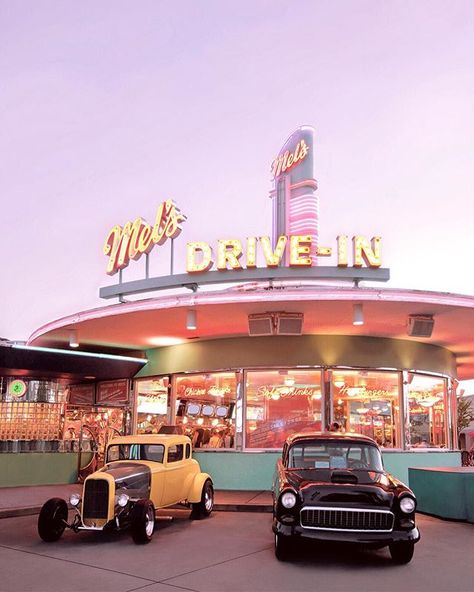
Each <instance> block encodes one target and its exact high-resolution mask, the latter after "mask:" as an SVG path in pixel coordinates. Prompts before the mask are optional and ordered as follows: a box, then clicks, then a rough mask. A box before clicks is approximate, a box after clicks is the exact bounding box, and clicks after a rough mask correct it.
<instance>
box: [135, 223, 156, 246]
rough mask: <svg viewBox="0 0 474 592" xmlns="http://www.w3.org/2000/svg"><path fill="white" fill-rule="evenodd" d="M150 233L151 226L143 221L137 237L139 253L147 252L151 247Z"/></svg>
mask: <svg viewBox="0 0 474 592" xmlns="http://www.w3.org/2000/svg"><path fill="white" fill-rule="evenodd" d="M151 235H152V228H151V226H150V225H149V224H147V223H146V222H144V223H143V224H142V231H141V233H140V237H139V239H138V250H139V251H140V253H149V252H150V251H151V249H152V248H153V241H152V240H151Z"/></svg>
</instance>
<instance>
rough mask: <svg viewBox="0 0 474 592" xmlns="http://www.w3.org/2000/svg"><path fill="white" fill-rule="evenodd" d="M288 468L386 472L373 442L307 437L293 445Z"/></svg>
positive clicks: (289, 453) (289, 454)
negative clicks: (371, 443) (306, 439)
mask: <svg viewBox="0 0 474 592" xmlns="http://www.w3.org/2000/svg"><path fill="white" fill-rule="evenodd" d="M288 468H289V469H349V470H357V469H362V470H369V471H383V464H382V457H381V454H380V451H379V449H378V448H376V447H375V446H372V445H370V444H366V443H362V442H350V441H349V442H348V441H344V440H341V441H339V442H338V441H335V440H317V441H315V440H313V441H311V440H308V441H305V442H297V443H295V444H294V445H293V446H292V447H291V448H290V450H289V452H288Z"/></svg>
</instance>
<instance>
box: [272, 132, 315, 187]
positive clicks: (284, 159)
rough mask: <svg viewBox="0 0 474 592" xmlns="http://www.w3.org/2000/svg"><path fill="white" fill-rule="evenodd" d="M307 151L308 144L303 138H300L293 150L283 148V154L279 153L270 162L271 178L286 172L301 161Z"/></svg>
mask: <svg viewBox="0 0 474 592" xmlns="http://www.w3.org/2000/svg"><path fill="white" fill-rule="evenodd" d="M308 152H309V148H308V145H307V144H306V142H305V141H304V140H300V141H299V142H298V144H297V145H296V148H295V151H294V152H290V151H289V150H285V152H283V154H279V155H278V156H277V157H276V158H275V160H274V161H273V163H272V175H273V178H274V179H276V178H277V177H279V176H280V175H281V174H282V173H286V172H288V171H289V170H290V169H292V168H293V167H294V166H295V165H297V164H298V163H300V162H302V161H303V160H304V159H305V158H306V156H307V154H308Z"/></svg>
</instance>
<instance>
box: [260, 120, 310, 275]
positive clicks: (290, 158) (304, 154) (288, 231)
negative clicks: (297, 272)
mask: <svg viewBox="0 0 474 592" xmlns="http://www.w3.org/2000/svg"><path fill="white" fill-rule="evenodd" d="M313 146H314V129H313V128H312V127H310V126H306V125H305V126H302V127H300V128H298V129H297V130H296V131H295V132H293V133H292V134H291V136H290V137H289V138H288V140H286V142H285V143H284V144H283V147H282V148H281V150H280V152H279V153H278V155H277V157H276V158H275V159H274V161H273V163H272V176H273V188H272V190H271V191H270V198H271V199H272V201H273V246H274V247H275V245H276V241H277V240H278V237H279V236H281V235H295V234H298V235H311V237H312V239H313V242H312V245H313V246H312V249H311V257H312V260H313V265H316V262H317V260H316V252H317V245H318V222H319V208H318V198H317V196H316V190H317V188H318V184H317V182H316V179H315V178H314V150H313Z"/></svg>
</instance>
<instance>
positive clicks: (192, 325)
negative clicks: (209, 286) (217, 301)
mask: <svg viewBox="0 0 474 592" xmlns="http://www.w3.org/2000/svg"><path fill="white" fill-rule="evenodd" d="M186 329H188V330H189V331H195V330H196V329H197V315H196V311H195V310H194V308H190V309H188V311H187V313H186Z"/></svg>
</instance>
